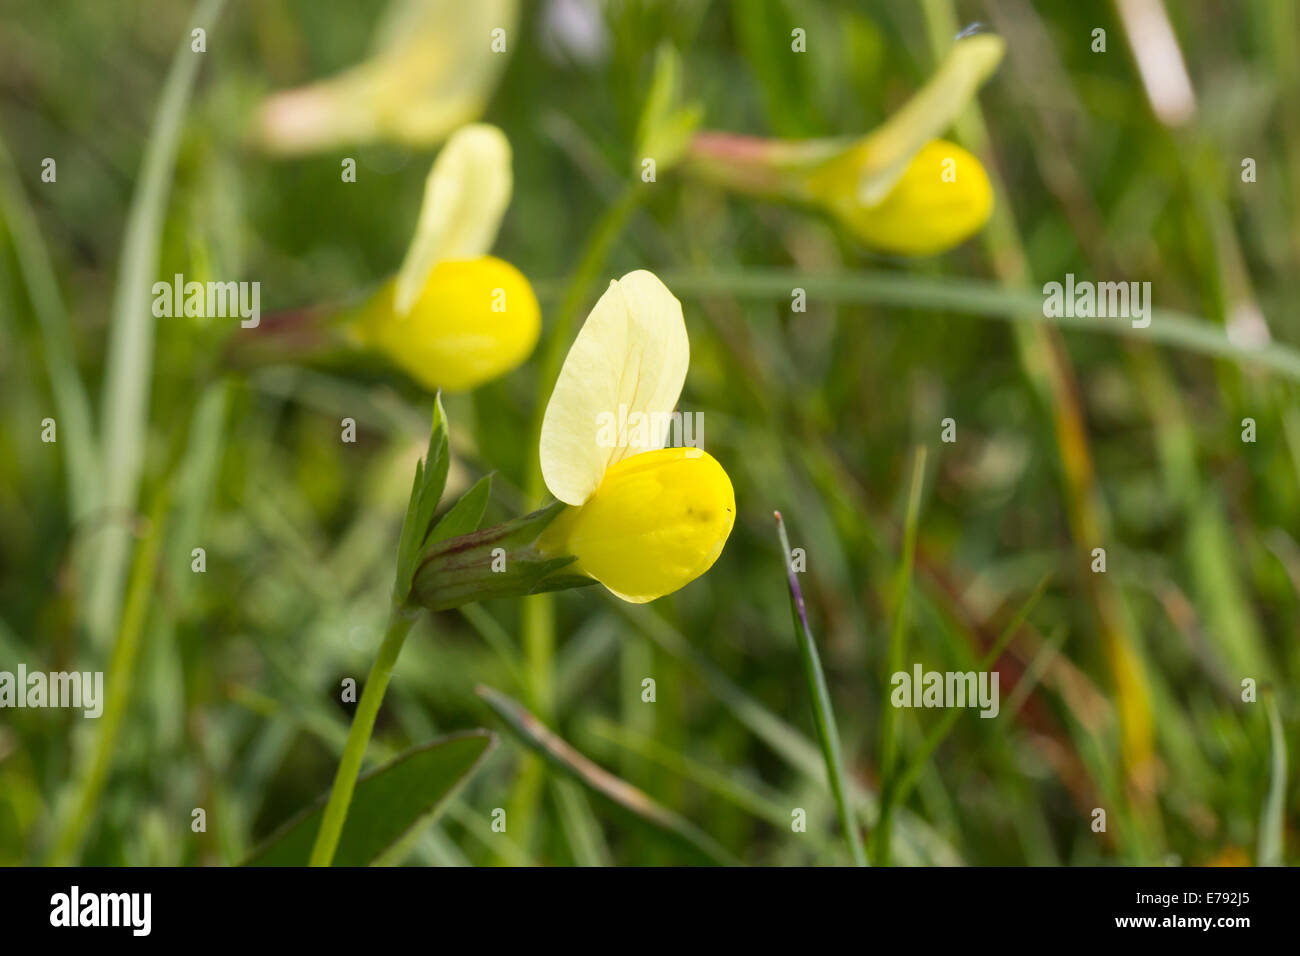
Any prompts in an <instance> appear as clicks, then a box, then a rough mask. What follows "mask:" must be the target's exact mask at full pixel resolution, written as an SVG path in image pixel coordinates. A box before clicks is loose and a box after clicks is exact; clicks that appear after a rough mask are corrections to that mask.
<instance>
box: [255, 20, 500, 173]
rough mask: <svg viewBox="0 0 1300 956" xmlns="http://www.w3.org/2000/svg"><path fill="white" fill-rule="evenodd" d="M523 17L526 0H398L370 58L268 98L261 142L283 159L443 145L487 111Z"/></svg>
mask: <svg viewBox="0 0 1300 956" xmlns="http://www.w3.org/2000/svg"><path fill="white" fill-rule="evenodd" d="M518 15H519V2H518V0H472V2H471V0H395V2H394V3H392V4H391V5H390V7H389V10H388V12H387V13H386V15H385V16H384V18H383V20H382V21H381V23H380V25H379V26H378V28H377V29H376V32H375V39H374V43H373V45H372V46H373V52H372V54H371V56H370V57H368V58H367V59H365V60H362V61H361V62H359V63H357V64H355V65H354V66H352V67H349V68H348V69H346V70H344V71H343V72H341V73H338V74H335V75H334V76H331V77H329V78H326V79H323V80H319V81H317V82H315V83H311V84H308V85H306V86H300V87H296V88H294V89H291V90H285V91H282V92H279V93H274V94H272V95H271V96H269V97H268V98H267V99H266V101H265V102H264V103H263V104H262V107H261V109H260V111H259V114H258V122H257V133H258V139H259V141H260V143H261V145H262V146H263V147H264V148H266V149H268V150H270V151H271V152H275V153H280V154H285V155H295V154H302V153H310V152H317V151H320V150H325V149H332V148H337V147H339V146H342V145H344V144H348V143H366V142H370V141H373V140H379V139H384V140H393V141H397V142H401V143H406V144H409V145H411V146H416V147H427V146H430V145H432V144H434V143H437V142H439V141H440V140H442V139H445V138H446V137H447V135H448V134H450V133H451V132H452V131H453V130H455V129H456V128H457V127H458V126H460V125H461V124H463V123H468V122H471V121H473V120H474V119H477V118H478V117H479V116H481V115H482V114H483V110H484V108H485V107H486V105H487V101H488V98H489V96H490V95H491V92H492V88H493V87H494V86H495V85H496V82H497V79H498V77H499V76H500V74H501V71H502V70H503V69H504V68H505V65H506V62H507V60H508V59H509V52H510V51H513V49H514V47H515V45H516V43H518V41H519V37H518V36H517V35H516V30H515V27H516V25H517V22H518Z"/></svg>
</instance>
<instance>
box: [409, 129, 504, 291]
mask: <svg viewBox="0 0 1300 956" xmlns="http://www.w3.org/2000/svg"><path fill="white" fill-rule="evenodd" d="M512 183H513V180H512V175H511V171H510V141H509V140H507V139H506V135H505V133H503V132H501V130H499V129H497V128H496V127H495V126H490V125H488V124H486V123H478V124H475V125H473V126H466V127H463V128H462V129H460V130H458V131H457V133H456V135H454V136H453V137H452V138H451V139H450V140H448V141H447V145H446V146H445V147H443V150H442V152H441V153H439V154H438V158H437V159H436V160H435V161H434V164H433V169H432V170H430V171H429V179H428V181H427V182H426V183H425V186H424V205H423V206H422V207H421V209H420V219H419V222H418V223H417V224H416V227H415V237H414V238H413V239H412V240H411V245H410V248H408V249H407V251H406V258H405V260H403V262H402V268H401V269H400V270H399V271H398V273H397V291H396V295H395V298H394V303H393V304H394V307H395V308H396V310H397V313H398V314H399V315H405V314H406V313H407V312H408V311H410V308H411V306H412V305H414V304H415V300H416V299H417V298H419V296H420V292H421V290H422V289H423V288H424V285H425V280H427V279H428V277H429V273H430V271H431V270H432V269H433V267H434V266H435V265H437V264H438V263H439V262H446V261H455V260H465V259H476V258H478V257H479V256H483V255H486V254H487V253H488V252H489V251H490V250H491V248H492V243H493V242H495V241H496V236H497V230H498V229H499V228H500V226H501V217H502V216H504V215H505V211H506V206H508V205H509V204H510V190H511V186H512Z"/></svg>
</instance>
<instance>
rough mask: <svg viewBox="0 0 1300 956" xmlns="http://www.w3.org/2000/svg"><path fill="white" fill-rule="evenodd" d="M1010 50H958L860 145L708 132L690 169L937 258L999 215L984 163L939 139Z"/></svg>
mask: <svg viewBox="0 0 1300 956" xmlns="http://www.w3.org/2000/svg"><path fill="white" fill-rule="evenodd" d="M1004 50H1005V44H1004V43H1003V41H1002V40H1001V39H1000V38H999V37H996V36H992V35H988V34H976V35H974V36H969V37H964V38H962V39H960V40H958V41H957V42H956V43H955V44H954V45H953V47H952V49H951V51H950V52H949V54H948V56H947V57H945V59H944V61H943V63H941V64H940V66H939V69H938V70H937V71H936V72H935V74H934V76H932V77H931V78H930V80H929V81H928V82H927V83H926V84H925V86H923V87H922V88H921V89H920V90H918V91H917V93H916V94H915V95H914V96H913V97H912V98H911V99H910V100H909V101H908V102H907V103H906V104H904V106H903V107H902V109H900V110H898V112H896V113H895V114H894V115H893V116H891V117H890V118H889V119H888V120H887V121H886V122H885V123H883V124H882V125H881V126H879V127H878V128H877V129H875V130H873V131H872V132H871V133H869V134H867V135H866V136H864V137H861V138H860V139H857V140H852V141H847V142H846V141H844V140H805V141H797V142H792V141H783V140H764V139H758V138H755V137H747V136H735V135H731V134H725V133H714V132H706V133H700V134H698V135H697V136H696V137H695V139H694V140H693V141H692V144H691V147H690V149H689V150H688V151H687V154H686V157H685V159H684V169H685V170H686V171H687V172H688V173H692V174H694V175H696V176H698V177H700V178H702V179H706V180H708V181H710V182H713V183H717V184H718V185H721V186H724V187H726V188H728V189H732V190H735V191H737V192H740V193H744V194H746V195H750V196H756V197H759V198H764V199H778V200H785V201H789V202H794V203H799V204H803V205H808V206H812V207H815V208H818V209H821V210H824V211H826V212H828V213H830V214H831V215H832V216H834V217H835V218H836V219H838V220H839V221H840V222H841V223H843V224H844V226H845V227H846V228H847V229H848V230H849V231H850V232H851V233H852V234H853V235H854V237H855V238H857V239H858V240H859V241H860V242H862V243H863V244H864V245H866V246H869V247H870V248H872V249H877V250H880V251H882V252H890V253H898V254H902V255H931V254H934V253H938V252H943V251H944V250H946V249H950V248H952V247H953V246H955V245H957V244H958V243H960V242H962V241H964V240H965V239H967V238H969V237H970V236H971V235H973V234H974V233H975V232H977V231H978V230H979V229H980V228H981V227H982V226H983V225H984V223H985V222H987V221H988V217H989V215H990V213H991V212H992V209H993V189H992V186H991V185H990V183H989V178H988V175H987V173H985V171H984V168H983V167H982V166H981V165H980V162H979V160H978V159H976V158H975V157H974V156H972V155H971V154H970V153H968V152H967V151H966V150H964V149H962V148H961V147H960V146H957V145H956V144H954V143H949V142H946V141H944V140H941V139H936V137H937V136H938V135H939V134H940V133H941V132H943V130H944V129H945V128H946V127H948V126H949V125H951V123H952V121H953V119H954V118H955V117H956V116H957V114H958V113H959V112H960V111H961V109H962V108H963V107H965V105H966V104H967V103H968V102H969V101H970V100H971V99H972V98H973V97H974V95H975V93H976V92H977V91H978V90H979V87H980V85H981V84H983V82H984V81H985V80H986V79H987V78H988V77H989V76H990V75H991V74H992V73H993V71H994V70H995V69H996V68H997V65H998V63H999V62H1000V61H1001V59H1002V55H1003V52H1004Z"/></svg>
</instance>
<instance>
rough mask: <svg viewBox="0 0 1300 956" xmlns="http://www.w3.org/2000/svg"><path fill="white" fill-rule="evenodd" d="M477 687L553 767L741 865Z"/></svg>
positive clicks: (711, 855) (504, 700)
mask: <svg viewBox="0 0 1300 956" xmlns="http://www.w3.org/2000/svg"><path fill="white" fill-rule="evenodd" d="M474 690H475V693H477V694H478V696H479V697H480V698H482V700H483V702H484V703H485V704H487V705H488V707H490V708H491V709H492V711H493V713H495V714H496V715H497V716H498V717H500V718H501V720H502V721H503V722H504V723H505V724H506V726H507V727H508V728H509V729H510V730H511V732H513V733H514V735H515V736H516V737H518V738H519V740H520V741H521V742H522V743H524V744H526V745H527V746H528V747H530V748H531V749H533V750H535V751H536V752H537V753H539V754H541V756H543V757H544V758H546V760H548V761H549V762H550V763H551V764H552V765H553V766H555V767H558V768H559V769H560V770H563V771H564V772H565V773H567V774H570V775H571V776H572V777H574V778H575V779H576V780H577V781H578V782H579V783H582V784H585V785H586V786H588V787H590V788H591V789H592V790H594V791H595V792H596V793H599V794H601V795H602V796H604V797H607V798H608V799H610V800H612V801H613V802H614V803H616V804H618V805H619V806H620V807H622V808H623V809H625V810H628V811H629V812H631V813H632V814H634V815H635V816H637V817H640V818H641V819H642V820H645V821H646V822H647V823H650V824H653V825H654V826H656V827H658V828H659V829H661V830H665V831H667V832H669V833H672V834H674V835H676V836H678V837H680V838H682V839H683V840H685V841H686V842H687V843H689V844H690V845H691V846H693V847H695V848H696V849H697V850H699V851H700V852H701V853H702V854H704V856H706V857H707V858H708V859H710V860H712V861H713V862H715V863H718V864H721V865H722V866H736V865H738V864H739V861H738V860H737V859H736V858H735V857H733V856H732V855H731V853H730V852H728V851H727V850H726V848H724V847H723V846H721V845H720V844H718V842H717V841H716V840H714V839H713V838H712V837H711V836H709V835H708V834H707V833H705V832H704V831H703V830H701V829H700V828H699V827H697V826H696V825H695V824H693V823H691V822H690V821H689V820H687V819H686V818H685V817H681V816H679V815H678V814H676V813H674V812H673V811H671V810H669V809H668V808H667V807H665V806H663V805H662V804H660V803H659V802H658V801H656V800H655V799H654V798H653V797H651V796H650V795H649V794H647V793H646V792H645V791H643V790H641V789H639V788H637V787H634V786H632V785H631V784H630V783H628V782H627V781H626V780H623V779H622V778H620V777H616V776H614V775H613V774H612V773H610V772H609V771H607V770H605V769H604V768H603V767H600V766H597V765H596V764H595V763H593V762H592V761H591V760H589V759H588V758H587V757H585V756H584V755H583V754H581V753H579V752H578V751H577V750H575V749H574V748H573V747H571V746H570V745H569V744H568V743H567V742H566V741H565V740H564V739H563V738H561V737H560V736H559V735H557V734H556V733H554V732H553V731H552V730H551V729H550V728H548V727H547V726H546V725H545V724H543V723H542V722H541V721H540V720H538V719H537V718H536V717H534V716H533V715H532V714H531V713H529V712H528V711H527V710H526V709H524V707H523V706H522V705H521V704H519V703H518V702H516V701H514V700H512V699H511V698H509V697H507V696H506V695H505V694H502V693H501V692H500V691H496V690H493V689H492V688H491V687H487V686H485V685H483V684H479V685H478V687H476V688H475V689H474Z"/></svg>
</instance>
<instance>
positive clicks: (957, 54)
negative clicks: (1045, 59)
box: [848, 33, 1006, 206]
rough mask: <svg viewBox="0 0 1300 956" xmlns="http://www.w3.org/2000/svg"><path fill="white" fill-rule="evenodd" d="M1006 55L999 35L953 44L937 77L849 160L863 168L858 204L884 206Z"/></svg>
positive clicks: (874, 133)
mask: <svg viewBox="0 0 1300 956" xmlns="http://www.w3.org/2000/svg"><path fill="white" fill-rule="evenodd" d="M1005 50H1006V43H1005V42H1004V41H1003V39H1002V38H1001V37H999V36H994V35H992V34H988V33H977V34H975V35H974V36H969V37H964V38H962V39H960V40H958V41H957V42H956V43H954V44H953V46H952V49H951V50H949V51H948V55H947V56H946V57H944V59H943V62H942V63H940V64H939V68H938V69H937V70H936V71H935V73H934V75H933V76H931V77H930V79H929V80H928V81H926V84H925V86H923V87H921V89H919V90H918V91H917V92H916V93H915V94H914V95H913V96H912V98H911V99H910V100H908V101H907V102H906V103H905V104H904V105H903V107H902V109H900V110H898V111H897V112H896V113H894V115H893V116H891V117H890V118H889V119H888V120H886V121H885V122H884V123H883V124H882V125H881V126H879V127H878V128H877V129H875V130H873V131H872V132H871V133H870V134H869V135H868V136H867V137H866V138H865V139H864V140H862V141H861V142H860V143H859V145H858V146H857V147H855V148H854V150H853V151H852V152H854V153H858V154H859V156H857V157H852V158H850V159H849V160H848V162H849V165H851V166H856V167H857V168H858V183H857V187H858V201H859V202H860V203H862V204H863V205H864V206H873V205H875V204H876V203H878V202H881V201H882V200H883V199H884V198H885V196H887V195H888V194H889V192H890V190H892V189H893V188H894V185H895V184H896V183H897V182H898V180H899V179H901V178H902V176H903V173H905V172H906V171H907V168H908V166H909V165H911V163H912V160H913V158H914V157H915V156H916V154H917V153H918V152H920V150H921V148H922V147H923V146H925V144H926V143H928V142H930V141H931V140H933V139H934V138H935V137H937V136H938V135H939V134H940V133H942V132H943V131H944V130H945V129H947V128H948V127H949V126H951V125H952V122H953V120H954V119H956V118H957V115H958V114H959V113H961V111H962V110H963V109H965V107H966V104H967V103H969V102H970V101H971V99H972V98H973V97H974V96H975V93H976V92H977V91H978V90H979V88H980V86H981V85H982V84H983V83H984V81H985V80H986V79H988V77H989V76H990V75H991V74H992V73H993V71H994V70H995V69H997V66H998V63H1000V62H1001V60H1002V54H1003V52H1004V51H1005Z"/></svg>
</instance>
